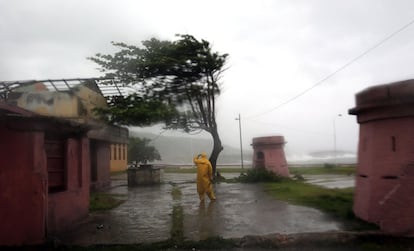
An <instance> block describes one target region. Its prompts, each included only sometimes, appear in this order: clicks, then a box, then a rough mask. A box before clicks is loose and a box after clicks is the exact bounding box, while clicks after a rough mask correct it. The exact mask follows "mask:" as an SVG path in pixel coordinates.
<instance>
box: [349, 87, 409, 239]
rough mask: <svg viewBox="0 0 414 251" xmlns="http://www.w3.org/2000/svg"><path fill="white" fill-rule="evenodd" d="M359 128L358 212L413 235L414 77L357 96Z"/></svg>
mask: <svg viewBox="0 0 414 251" xmlns="http://www.w3.org/2000/svg"><path fill="white" fill-rule="evenodd" d="M356 103H357V106H356V107H355V108H353V109H351V110H350V113H351V114H354V115H357V120H358V123H359V124H360V129H359V144H358V165H357V176H356V188H355V198H354V212H355V214H356V215H357V216H358V217H360V218H362V219H364V220H366V221H369V222H373V223H376V224H378V225H379V226H380V227H381V229H382V230H384V231H386V232H389V233H392V234H400V235H408V236H414V213H413V212H414V131H413V128H414V80H409V81H403V82H397V83H393V84H388V85H380V86H374V87H371V88H368V89H366V90H364V91H362V92H360V93H358V94H357V95H356Z"/></svg>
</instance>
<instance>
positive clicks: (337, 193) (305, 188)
mask: <svg viewBox="0 0 414 251" xmlns="http://www.w3.org/2000/svg"><path fill="white" fill-rule="evenodd" d="M265 190H266V192H268V193H269V194H271V195H272V196H274V197H276V198H277V199H279V200H283V201H287V202H289V203H292V204H297V205H303V206H309V207H313V208H317V209H319V210H321V211H324V212H326V213H328V214H330V215H332V216H334V217H335V218H338V219H341V220H343V221H344V223H345V228H347V229H348V230H373V229H378V227H376V226H375V225H373V224H369V223H366V222H364V221H362V220H360V219H358V218H357V217H356V216H355V214H354V213H353V210H352V205H353V196H354V189H353V188H343V189H328V188H324V187H320V186H316V185H312V184H307V183H304V182H302V181H293V180H286V179H285V180H282V181H280V182H273V183H266V184H265Z"/></svg>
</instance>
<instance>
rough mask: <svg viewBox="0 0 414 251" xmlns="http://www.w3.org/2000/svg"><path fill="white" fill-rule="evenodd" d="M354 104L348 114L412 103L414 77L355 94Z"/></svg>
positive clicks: (413, 100)
mask: <svg viewBox="0 0 414 251" xmlns="http://www.w3.org/2000/svg"><path fill="white" fill-rule="evenodd" d="M355 102H356V106H355V107H354V108H352V109H350V110H349V114H352V115H358V114H359V113H361V112H363V111H366V110H371V109H374V108H378V107H387V106H398V105H406V104H414V79H409V80H404V81H399V82H393V83H388V84H383V85H376V86H372V87H369V88H366V89H364V90H362V91H361V92H359V93H357V94H356V95H355Z"/></svg>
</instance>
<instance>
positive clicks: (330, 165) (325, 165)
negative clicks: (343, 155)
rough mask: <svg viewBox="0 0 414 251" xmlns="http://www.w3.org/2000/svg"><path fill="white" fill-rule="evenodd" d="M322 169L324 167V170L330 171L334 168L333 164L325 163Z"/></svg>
mask: <svg viewBox="0 0 414 251" xmlns="http://www.w3.org/2000/svg"><path fill="white" fill-rule="evenodd" d="M323 167H324V168H327V169H332V168H334V167H335V164H331V163H325V164H323Z"/></svg>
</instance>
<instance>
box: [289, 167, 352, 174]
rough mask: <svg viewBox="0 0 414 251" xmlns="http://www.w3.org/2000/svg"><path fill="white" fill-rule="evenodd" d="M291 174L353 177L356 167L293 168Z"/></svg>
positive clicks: (290, 169)
mask: <svg viewBox="0 0 414 251" xmlns="http://www.w3.org/2000/svg"><path fill="white" fill-rule="evenodd" d="M289 171H290V173H291V174H296V175H311V174H338V175H353V174H355V172H356V168H355V166H333V167H326V166H317V167H291V168H289Z"/></svg>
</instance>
